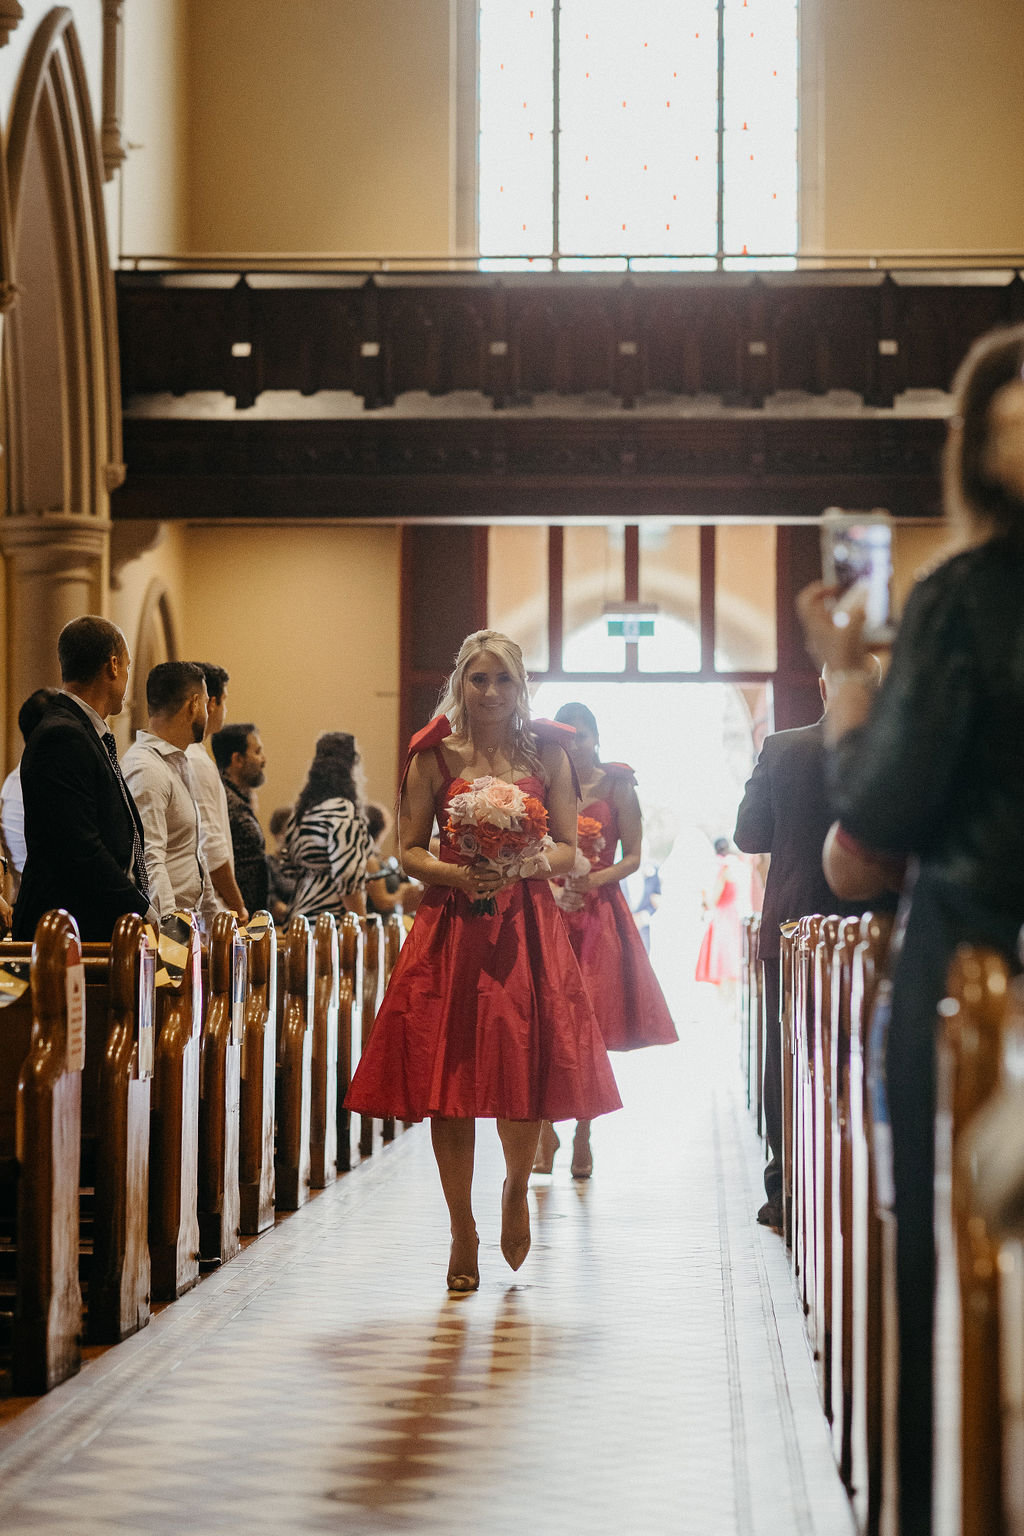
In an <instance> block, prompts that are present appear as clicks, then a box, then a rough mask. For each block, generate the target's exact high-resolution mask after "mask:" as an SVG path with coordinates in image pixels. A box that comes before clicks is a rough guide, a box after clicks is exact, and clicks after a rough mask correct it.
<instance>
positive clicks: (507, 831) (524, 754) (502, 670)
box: [346, 630, 620, 1291]
mask: <svg viewBox="0 0 1024 1536" xmlns="http://www.w3.org/2000/svg"><path fill="white" fill-rule="evenodd" d="M441 711H442V712H441V714H440V715H439V716H438V717H437V719H435V720H434V721H432V723H431V724H430V725H429V726H427V728H426V729H425V730H423V731H420V732H419V733H418V734H417V735H416V736H414V737H413V739H412V742H411V744H410V750H409V758H408V761H407V766H406V772H405V777H404V780H403V785H402V797H401V808H400V814H399V833H400V841H401V851H402V867H403V868H404V869H405V871H406V873H407V874H408V875H410V876H412V877H413V878H414V879H416V880H420V881H422V883H423V884H424V886H425V887H426V892H425V894H424V896H423V899H422V901H421V903H420V908H419V911H418V913H417V917H416V921H415V923H414V924H413V926H412V930H411V932H410V935H409V938H408V940H407V941H406V943H405V945H404V946H403V948H402V951H401V954H400V956H399V960H398V964H397V965H396V967H395V971H394V975H393V976H392V979H391V984H390V986H389V988H388V991H387V994H386V996H385V998H384V1001H383V1003H382V1005H381V1008H380V1011H379V1013H378V1015H377V1022H376V1024H375V1026H374V1030H373V1034H372V1035H371V1037H370V1041H369V1044H368V1045H367V1048H366V1050H365V1051H364V1053H363V1058H362V1061H361V1062H360V1064H359V1068H358V1070H357V1072H356V1074H355V1076H354V1078H353V1080H352V1086H351V1088H350V1090H349V1094H348V1098H347V1100H346V1103H347V1105H348V1107H349V1108H350V1109H353V1110H356V1111H359V1112H360V1113H362V1114H368V1115H374V1116H384V1115H394V1116H396V1117H397V1118H400V1119H403V1120H422V1119H425V1118H426V1119H429V1120H430V1122H431V1138H432V1142H433V1147H434V1155H435V1157H436V1159H437V1165H438V1171H439V1173H440V1176H441V1187H442V1189H443V1191H444V1197H445V1200H446V1202H447V1205H448V1210H449V1214H450V1217H451V1234H452V1245H451V1254H450V1259H449V1265H448V1286H449V1289H450V1290H454V1291H472V1290H476V1289H477V1287H478V1286H479V1284H480V1273H479V1268H478V1264H477V1246H478V1241H477V1231H476V1222H475V1220H474V1216H473V1210H472V1203H471V1198H470V1194H471V1186H472V1180H473V1156H474V1147H475V1123H474V1122H475V1121H476V1120H477V1119H480V1118H488V1119H489V1118H491V1117H494V1118H495V1119H496V1120H497V1124H498V1134H499V1136H500V1138H501V1144H502V1148H503V1150H504V1154H505V1167H506V1178H505V1184H504V1187H503V1190H502V1198H501V1251H502V1253H503V1254H504V1256H505V1259H506V1260H507V1262H508V1264H509V1265H510V1266H511V1268H512V1269H518V1268H519V1267H520V1265H521V1264H522V1262H523V1260H524V1259H525V1258H526V1255H527V1253H528V1252H529V1248H530V1216H529V1208H528V1204H527V1188H528V1181H529V1176H530V1170H531V1167H532V1164H533V1158H534V1154H535V1152H536V1149H537V1138H538V1134H539V1131H540V1124H541V1121H543V1120H551V1119H565V1118H568V1117H569V1116H585V1117H587V1118H588V1119H589V1118H590V1117H591V1116H593V1115H600V1114H605V1113H606V1112H607V1111H609V1110H612V1109H618V1108H619V1107H620V1100H619V1096H618V1093H617V1091H616V1088H615V1080H614V1077H613V1076H612V1071H611V1066H610V1064H609V1061H608V1056H607V1053H606V1052H605V1049H604V1046H603V1044H602V1042H601V1034H600V1031H599V1029H598V1025H597V1021H596V1019H595V1017H594V1011H593V1008H592V1007H591V1003H590V999H589V996H588V993H587V990H586V988H585V986H584V984H583V978H582V977H581V975H580V970H579V966H578V965H577V963H576V960H575V957H574V955H573V952H572V948H571V946H570V944H569V940H568V936H567V934H566V931H565V926H564V924H563V922H562V919H561V917H560V915H559V913H558V910H557V908H556V906H555V902H554V898H553V897H552V895H551V891H550V888H549V886H548V883H547V882H548V878H549V877H550V876H552V875H560V874H564V873H566V872H567V871H568V870H569V869H571V868H572V865H573V860H574V858H575V855H576V791H575V784H574V775H573V770H572V767H571V764H570V761H569V758H568V757H567V755H566V749H565V747H564V746H563V744H562V738H563V737H564V738H568V736H569V733H568V732H563V731H562V729H561V728H560V727H558V726H554V725H552V724H551V723H550V722H547V721H536V722H533V723H531V720H530V705H529V695H528V693H527V687H526V671H525V668H524V666H523V658H522V653H521V652H520V650H519V647H518V646H517V645H516V644H515V643H514V642H513V641H511V640H509V639H508V638H507V637H506V636H505V635H500V634H497V633H495V632H494V631H493V630H479V631H478V632H477V633H475V634H472V635H470V636H469V637H468V639H466V640H465V641H464V642H463V645H462V647H461V649H460V651H459V655H458V658H457V660H456V664H455V670H454V671H453V673H452V675H451V677H450V678H449V680H448V685H447V689H446V691H445V694H444V696H443V698H442V701H441ZM545 808H546V810H545ZM435 821H436V823H437V826H438V829H439V831H440V839H441V841H440V856H439V857H435V856H434V855H433V854H432V853H431V852H430V838H431V833H432V832H433V829H434V823H435ZM545 823H546V834H545V831H544V826H545ZM499 834H504V835H499Z"/></svg>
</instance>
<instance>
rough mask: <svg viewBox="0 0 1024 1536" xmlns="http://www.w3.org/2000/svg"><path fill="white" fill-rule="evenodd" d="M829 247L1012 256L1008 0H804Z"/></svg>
mask: <svg viewBox="0 0 1024 1536" xmlns="http://www.w3.org/2000/svg"><path fill="white" fill-rule="evenodd" d="M816 5H817V8H818V10H819V12H820V17H821V29H822V36H821V49H820V59H821V64H822V70H823V80H822V98H821V107H822V112H823V129H824V142H823V146H822V148H823V162H824V183H823V200H824V210H823V211H824V234H825V243H826V244H827V245H828V246H829V247H830V248H831V249H833V250H843V249H858V250H859V249H863V248H877V249H882V250H886V249H889V250H892V249H899V248H910V247H915V248H932V249H938V250H944V249H951V248H956V247H959V248H968V247H974V248H979V247H988V248H1007V247H1008V248H1010V249H1012V250H1014V251H1020V250H1022V249H1024V195H1022V188H1024V134H1022V132H1021V102H1022V100H1024V7H1022V6H1021V4H1020V0H984V3H981V0H973V3H972V0H898V3H895V4H894V3H893V0H816Z"/></svg>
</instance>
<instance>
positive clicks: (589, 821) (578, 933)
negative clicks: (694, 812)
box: [534, 704, 678, 1179]
mask: <svg viewBox="0 0 1024 1536" xmlns="http://www.w3.org/2000/svg"><path fill="white" fill-rule="evenodd" d="M555 719H556V721H558V722H560V723H562V724H563V725H571V726H572V727H573V728H574V731H575V734H574V736H573V738H572V741H571V742H570V744H569V755H570V756H571V758H572V760H573V764H574V766H575V768H576V772H577V774H578V776H579V781H580V800H579V825H580V827H581V829H582V830H581V835H580V849H581V852H582V853H583V854H584V855H585V856H586V857H587V858H588V861H589V863H590V869H589V870H588V871H586V872H585V873H582V874H578V875H576V874H574V875H570V876H569V877H568V878H567V879H566V882H565V885H566V891H567V898H568V902H569V904H570V906H571V905H576V910H565V909H564V908H563V914H562V915H563V917H564V919H565V922H566V925H567V927H568V929H569V938H570V940H571V942H572V947H573V951H574V952H575V955H576V958H577V960H578V961H579V963H580V970H581V971H582V972H583V980H584V981H585V982H586V984H587V990H588V991H589V993H590V998H591V1001H592V1003H593V1005H594V1011H595V1013H596V1014H597V1022H598V1024H599V1025H600V1028H601V1034H602V1036H603V1038H604V1043H605V1045H606V1046H607V1048H608V1050H610V1051H634V1050H637V1049H639V1048H640V1047H642V1046H645V1045H671V1044H672V1043H673V1042H674V1041H675V1040H676V1039H677V1038H678V1037H677V1035H676V1031H675V1026H674V1024H673V1023H672V1016H671V1014H670V1013H669V1011H668V1005H667V1003H666V1002H665V999H664V997H663V995H662V991H661V988H660V987H659V985H658V981H657V978H656V976H655V974H654V971H653V969H652V967H651V962H650V958H649V956H648V954H647V950H646V948H645V947H644V942H643V939H642V938H641V937H640V933H639V931H638V929H637V926H636V923H635V922H634V920H633V914H632V913H631V912H630V910H629V907H628V905H627V904H626V898H625V896H624V895H623V892H622V884H621V882H622V881H623V880H625V879H626V877H627V875H631V874H633V873H634V871H635V870H637V869H639V867H640V848H641V843H642V841H643V817H642V815H641V812H640V802H639V800H638V799H637V795H636V788H635V785H636V777H635V775H634V773H633V770H632V768H630V767H629V765H628V764H627V763H603V762H601V759H600V756H599V750H600V739H599V736H598V730H597V721H596V720H595V718H594V716H593V714H592V713H591V711H590V710H589V709H588V708H587V706H586V705H585V704H563V706H562V708H561V709H560V710H559V711H558V714H557V715H556V716H555ZM617 855H618V856H617ZM555 1118H557V1117H555ZM558 1147H559V1140H558V1136H557V1134H556V1132H555V1128H554V1126H553V1125H551V1124H550V1123H545V1125H544V1126H543V1127H542V1128H541V1136H540V1143H539V1145H538V1148H537V1157H536V1160H535V1162H534V1172H535V1173H550V1172H551V1170H552V1166H553V1164H554V1157H555V1153H556V1152H557V1150H558ZM593 1168H594V1159H593V1153H592V1151H591V1147H590V1121H589V1120H588V1119H585V1118H580V1119H578V1120H577V1123H576V1134H575V1136H574V1138H573V1146H572V1165H571V1172H572V1176H573V1178H574V1179H589V1177H590V1175H591V1173H592V1172H593Z"/></svg>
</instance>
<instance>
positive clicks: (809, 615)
mask: <svg viewBox="0 0 1024 1536" xmlns="http://www.w3.org/2000/svg"><path fill="white" fill-rule="evenodd" d="M839 595H840V593H839V588H838V587H829V586H826V584H825V583H824V582H823V581H812V582H811V583H810V585H809V586H806V587H804V589H803V591H802V592H801V593H800V594H799V595H798V597H797V600H796V611H797V614H798V615H799V617H800V622H801V624H802V625H803V629H804V639H805V640H806V641H807V649H808V651H809V652H810V654H811V656H812V657H813V658H814V660H815V661H816V662H817V664H818V666H819V668H820V667H825V666H827V667H831V669H832V670H833V671H834V672H850V671H854V672H855V671H857V670H859V669H860V668H861V667H863V665H864V659H865V657H866V656H867V654H868V648H867V646H866V645H865V643H864V621H865V619H866V617H867V614H866V611H865V607H864V604H863V603H862V602H859V601H856V600H855V601H854V602H852V603H851V604H850V606H849V607H848V608H840V609H838V610H837V609H835V608H834V606H833V605H834V603H835V601H836V599H837V598H838V597H839ZM842 621H845V622H842Z"/></svg>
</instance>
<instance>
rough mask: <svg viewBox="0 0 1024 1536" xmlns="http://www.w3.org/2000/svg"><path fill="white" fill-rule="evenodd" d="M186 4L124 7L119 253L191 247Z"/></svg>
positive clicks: (148, 1) (182, 0)
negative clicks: (124, 148)
mask: <svg viewBox="0 0 1024 1536" xmlns="http://www.w3.org/2000/svg"><path fill="white" fill-rule="evenodd" d="M188 21H189V15H188V4H187V0H127V4H126V5H125V8H124V118H123V137H124V139H125V141H126V142H127V143H128V144H129V145H130V146H131V148H130V149H129V153H128V158H127V160H126V161H125V164H124V166H123V168H122V170H121V173H120V183H121V186H120V198H121V207H120V215H119V225H120V228H119V231H118V236H119V239H118V242H117V244H115V245H114V246H113V247H112V249H113V250H114V251H115V252H116V251H117V250H118V249H120V250H121V251H127V252H134V251H156V252H159V253H167V252H174V251H180V250H183V249H184V248H185V246H186V244H187V240H188V200H187V187H186V172H187V165H186V158H187V149H188V108H189V102H188V80H187V64H188Z"/></svg>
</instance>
